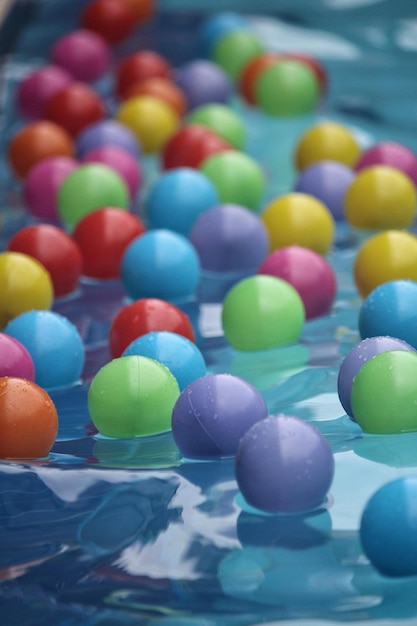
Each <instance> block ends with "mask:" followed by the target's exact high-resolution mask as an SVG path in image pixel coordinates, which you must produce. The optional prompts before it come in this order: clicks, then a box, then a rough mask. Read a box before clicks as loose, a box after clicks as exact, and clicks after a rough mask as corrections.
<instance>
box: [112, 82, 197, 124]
mask: <svg viewBox="0 0 417 626" xmlns="http://www.w3.org/2000/svg"><path fill="white" fill-rule="evenodd" d="M134 96H154V97H155V98H159V99H160V100H163V101H164V102H165V103H166V104H168V106H170V107H171V108H172V109H174V111H175V112H176V114H177V115H178V117H183V116H184V115H185V113H186V111H187V108H188V103H187V99H186V97H185V95H184V93H183V92H182V90H181V89H180V88H179V87H178V86H177V85H176V84H175V83H174V82H173V81H172V80H169V79H168V78H161V77H160V76H151V77H150V78H145V79H143V80H139V81H138V82H136V83H132V84H131V85H130V86H129V87H128V88H127V89H126V91H125V92H124V97H123V100H129V99H130V98H133V97H134Z"/></svg>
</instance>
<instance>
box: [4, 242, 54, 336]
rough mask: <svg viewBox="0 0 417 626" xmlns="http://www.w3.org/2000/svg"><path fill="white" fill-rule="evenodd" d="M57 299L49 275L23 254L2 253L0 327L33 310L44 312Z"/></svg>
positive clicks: (41, 266) (39, 265) (42, 267)
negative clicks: (54, 298)
mask: <svg viewBox="0 0 417 626" xmlns="http://www.w3.org/2000/svg"><path fill="white" fill-rule="evenodd" d="M53 297H54V292H53V286H52V281H51V277H50V274H49V272H48V271H47V270H46V269H45V268H44V266H43V265H41V263H39V262H38V261H36V260H35V259H34V258H32V257H30V256H28V255H27V254H22V253H20V252H2V253H0V328H4V327H5V326H6V325H7V323H8V322H9V321H10V320H11V319H13V318H15V317H16V316H17V315H20V314H21V313H24V312H25V311H31V310H32V309H38V310H45V309H49V308H50V307H51V305H52V301H53Z"/></svg>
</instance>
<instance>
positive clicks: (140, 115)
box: [116, 96, 179, 154]
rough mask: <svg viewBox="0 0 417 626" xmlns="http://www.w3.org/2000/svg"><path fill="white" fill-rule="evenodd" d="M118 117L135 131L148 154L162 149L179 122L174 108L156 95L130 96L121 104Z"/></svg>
mask: <svg viewBox="0 0 417 626" xmlns="http://www.w3.org/2000/svg"><path fill="white" fill-rule="evenodd" d="M116 117H117V119H118V120H119V122H121V123H122V124H125V126H127V127H128V128H130V130H131V131H133V132H134V133H135V135H136V137H137V138H138V140H139V141H140V143H141V145H142V148H143V151H144V152H146V153H148V154H149V153H154V152H158V151H159V150H161V148H162V147H163V146H164V144H165V142H166V141H167V140H168V139H169V138H170V137H171V135H172V134H173V133H174V132H175V130H176V128H177V126H178V123H179V116H178V114H177V113H176V112H175V111H174V109H173V108H172V107H170V106H169V105H168V104H166V103H165V102H163V101H162V100H160V99H159V98H156V97H155V96H135V97H133V98H129V99H128V100H126V101H125V102H123V104H121V106H120V107H119V109H118V111H117V113H116Z"/></svg>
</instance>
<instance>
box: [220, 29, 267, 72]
mask: <svg viewBox="0 0 417 626" xmlns="http://www.w3.org/2000/svg"><path fill="white" fill-rule="evenodd" d="M261 52H263V46H262V43H261V42H260V40H259V38H258V37H257V36H256V35H255V34H254V33H252V32H251V31H250V30H249V29H246V28H245V29H242V30H232V31H229V32H226V33H225V34H223V35H221V36H220V37H218V39H217V40H216V42H215V43H214V45H213V49H212V52H211V60H213V61H214V62H215V63H217V64H218V65H219V66H220V67H221V68H222V69H223V70H224V71H225V72H226V74H228V76H229V77H230V78H231V79H232V80H234V81H238V80H239V77H240V74H241V72H242V70H243V68H244V67H245V65H246V64H247V63H248V62H249V61H250V60H251V59H253V58H254V57H256V56H258V55H259V54H260V53H261Z"/></svg>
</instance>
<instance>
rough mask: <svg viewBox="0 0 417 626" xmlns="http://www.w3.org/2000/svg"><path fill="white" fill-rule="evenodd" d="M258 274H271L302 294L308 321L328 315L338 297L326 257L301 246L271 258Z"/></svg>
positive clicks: (283, 250) (281, 251) (280, 250)
mask: <svg viewBox="0 0 417 626" xmlns="http://www.w3.org/2000/svg"><path fill="white" fill-rule="evenodd" d="M258 274H269V275H271V276H276V277H277V278H281V279H283V280H286V281H287V282H288V283H290V284H291V285H292V286H293V287H294V288H295V289H296V290H297V291H298V293H299V295H300V297H301V299H302V301H303V303H304V308H305V311H306V319H313V318H315V317H320V316H321V315H326V314H327V313H329V311H330V309H331V307H332V304H333V302H334V299H335V296H336V287H337V285H336V278H335V275H334V272H333V270H332V268H331V267H330V265H329V263H328V262H327V261H326V259H325V258H324V257H322V256H321V255H320V254H318V253H317V252H314V251H313V250H309V249H308V248H303V247H301V246H296V245H293V246H287V247H286V248H280V249H278V250H275V251H274V252H272V254H270V255H269V256H268V257H267V258H266V259H265V260H264V261H263V262H262V263H261V265H260V266H259V269H258Z"/></svg>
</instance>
